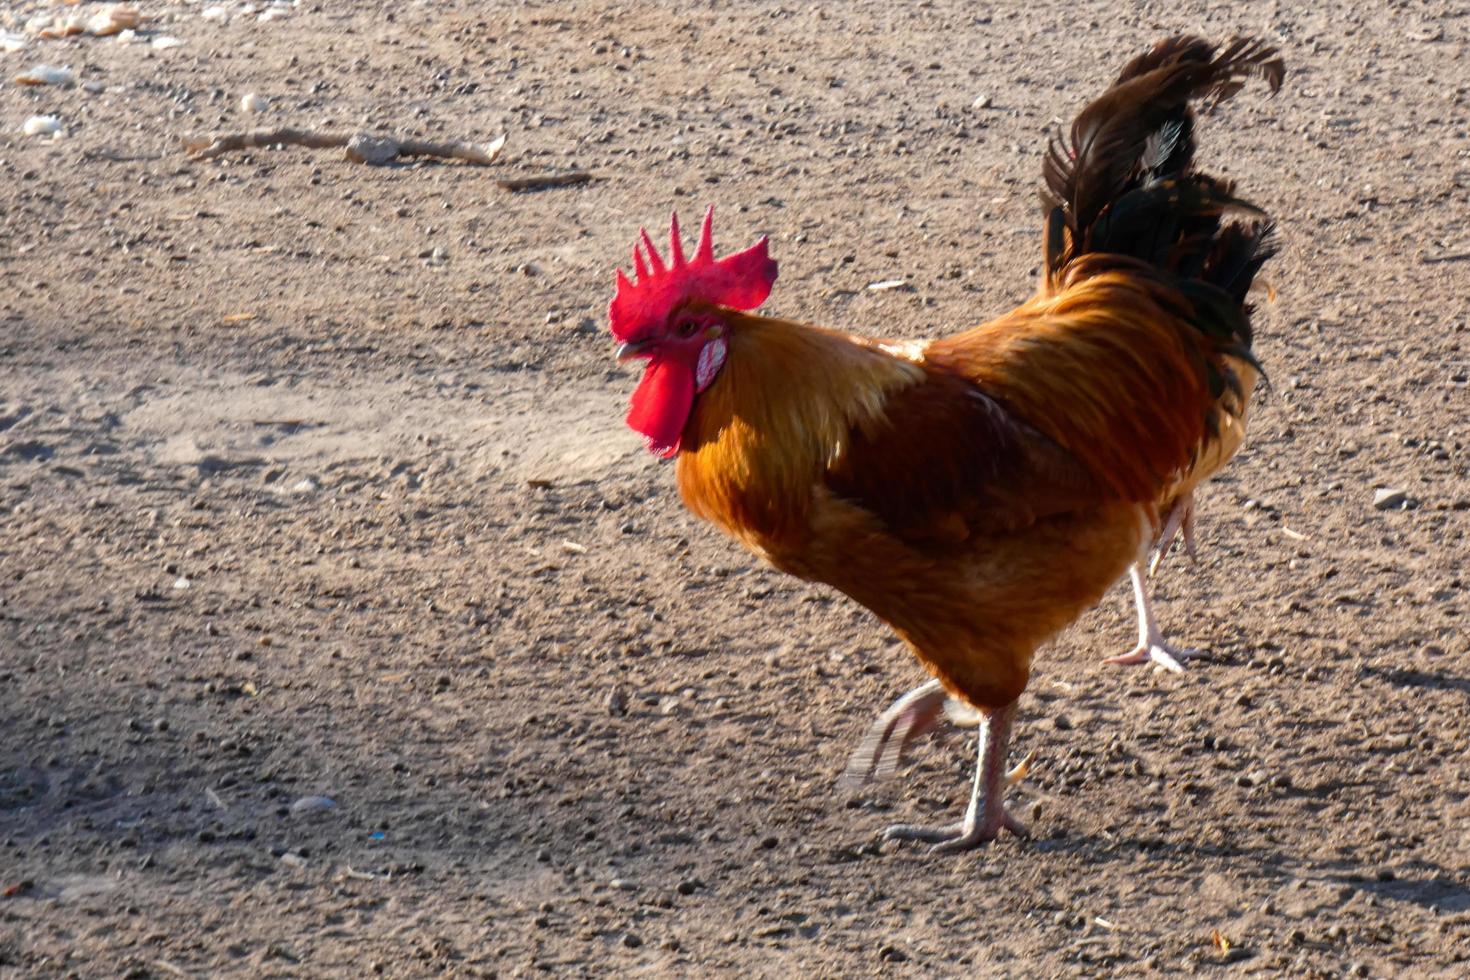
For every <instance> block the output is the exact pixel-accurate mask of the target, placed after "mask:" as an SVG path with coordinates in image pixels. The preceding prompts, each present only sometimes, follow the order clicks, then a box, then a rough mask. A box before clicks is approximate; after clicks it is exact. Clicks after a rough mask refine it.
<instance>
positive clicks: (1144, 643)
mask: <svg viewBox="0 0 1470 980" xmlns="http://www.w3.org/2000/svg"><path fill="white" fill-rule="evenodd" d="M1128 574H1129V575H1130V576H1131V577H1132V578H1133V601H1134V603H1135V604H1136V605H1137V606H1138V646H1136V647H1134V648H1133V651H1132V652H1131V653H1125V654H1122V655H1120V656H1117V657H1109V658H1107V659H1106V660H1104V661H1103V663H1106V664H1144V663H1154V664H1158V665H1159V666H1160V667H1162V668H1164V669H1165V670H1172V671H1173V672H1174V673H1176V674H1182V673H1183V672H1184V667H1183V666H1182V665H1180V663H1179V661H1180V660H1184V659H1186V658H1188V657H1203V656H1205V655H1206V654H1205V652H1204V651H1203V650H1190V649H1188V648H1186V647H1175V646H1171V645H1170V644H1169V642H1168V641H1167V640H1165V639H1164V634H1163V633H1162V632H1161V631H1160V630H1159V624H1158V621H1157V620H1155V619H1154V610H1153V605H1152V603H1150V602H1149V598H1148V583H1147V582H1145V581H1144V579H1143V565H1142V564H1141V563H1140V564H1135V565H1134V566H1133V567H1132V568H1130V569H1128Z"/></svg>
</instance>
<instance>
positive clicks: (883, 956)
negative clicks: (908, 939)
mask: <svg viewBox="0 0 1470 980" xmlns="http://www.w3.org/2000/svg"><path fill="white" fill-rule="evenodd" d="M908 958H909V954H907V953H905V952H904V951H903V950H901V949H899V948H898V947H897V946H894V945H892V944H889V945H887V946H884V947H883V948H882V949H880V950H878V959H880V960H883V961H884V962H885V963H907V962H908Z"/></svg>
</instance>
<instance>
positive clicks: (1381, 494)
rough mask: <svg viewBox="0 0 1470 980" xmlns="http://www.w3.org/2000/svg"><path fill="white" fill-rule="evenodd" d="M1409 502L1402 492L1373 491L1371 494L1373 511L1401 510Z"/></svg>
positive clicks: (1405, 493)
mask: <svg viewBox="0 0 1470 980" xmlns="http://www.w3.org/2000/svg"><path fill="white" fill-rule="evenodd" d="M1408 502H1409V495H1408V493H1407V492H1405V491H1403V490H1387V489H1385V490H1375V491H1374V492H1373V509H1374V510H1401V509H1402V508H1403V507H1404V506H1405V505H1406V504H1407V503H1408Z"/></svg>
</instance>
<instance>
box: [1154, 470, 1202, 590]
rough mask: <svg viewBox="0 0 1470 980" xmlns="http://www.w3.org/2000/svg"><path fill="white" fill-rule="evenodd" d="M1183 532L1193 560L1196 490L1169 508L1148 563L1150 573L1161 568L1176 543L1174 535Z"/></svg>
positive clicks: (1185, 546) (1185, 548)
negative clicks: (1151, 557)
mask: <svg viewBox="0 0 1470 980" xmlns="http://www.w3.org/2000/svg"><path fill="white" fill-rule="evenodd" d="M1176 534H1183V536H1184V552H1185V554H1187V555H1189V558H1190V560H1191V561H1194V560H1195V558H1196V554H1195V548H1194V491H1193V490H1191V491H1189V492H1188V493H1186V494H1185V495H1184V496H1182V497H1180V498H1179V499H1178V500H1176V501H1174V506H1173V507H1170V508H1169V516H1168V517H1166V518H1164V527H1163V529H1162V530H1161V531H1159V537H1158V540H1157V541H1155V542H1154V558H1153V561H1151V562H1149V563H1148V573H1149V574H1150V575H1152V574H1153V573H1154V572H1157V571H1158V570H1159V565H1161V564H1162V563H1163V561H1164V556H1165V555H1166V554H1168V553H1169V548H1170V546H1172V545H1173V544H1174V536H1175V535H1176Z"/></svg>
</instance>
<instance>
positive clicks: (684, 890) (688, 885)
mask: <svg viewBox="0 0 1470 980" xmlns="http://www.w3.org/2000/svg"><path fill="white" fill-rule="evenodd" d="M703 884H704V882H702V881H700V880H699V879H698V878H685V879H684V880H683V881H681V882H679V884H678V885H677V886H675V890H676V891H677V892H678V893H679V894H680V895H693V894H694V893H695V892H697V891H699V889H700V887H701V886H703Z"/></svg>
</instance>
